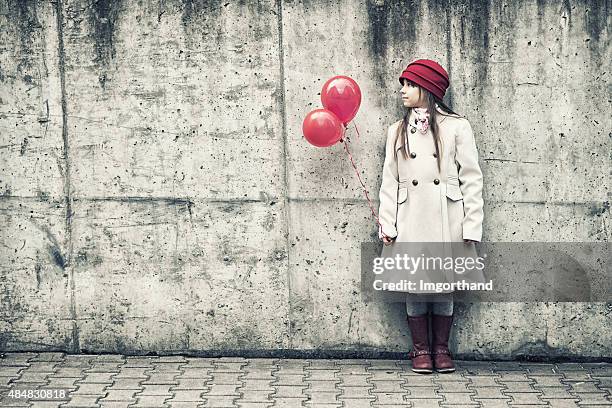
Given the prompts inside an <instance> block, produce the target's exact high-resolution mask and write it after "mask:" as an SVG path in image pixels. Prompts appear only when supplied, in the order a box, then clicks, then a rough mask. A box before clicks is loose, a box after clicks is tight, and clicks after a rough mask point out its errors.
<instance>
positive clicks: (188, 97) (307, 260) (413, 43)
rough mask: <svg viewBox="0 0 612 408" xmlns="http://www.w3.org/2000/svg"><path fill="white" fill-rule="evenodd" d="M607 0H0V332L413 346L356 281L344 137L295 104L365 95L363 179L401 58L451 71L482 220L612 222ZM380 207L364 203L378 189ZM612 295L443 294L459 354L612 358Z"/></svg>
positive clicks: (360, 229)
mask: <svg viewBox="0 0 612 408" xmlns="http://www.w3.org/2000/svg"><path fill="white" fill-rule="evenodd" d="M608 27H610V18H609V16H608V9H607V2H606V1H603V0H602V1H563V2H556V1H555V2H553V1H549V2H547V1H538V2H527V1H506V2H503V1H492V2H487V1H468V2H456V1H413V2H408V1H406V2H400V1H384V0H382V1H381V0H379V1H357V0H339V1H283V2H279V1H273V0H260V1H229V0H228V1H183V2H181V1H164V2H159V1H152V0H149V1H138V2H136V1H133V2H128V1H120V0H116V1H93V0H90V1H85V0H80V1H77V0H67V1H66V0H63V1H57V2H49V1H20V2H18V1H7V0H2V1H0V28H1V29H0V44H1V45H2V47H1V51H0V132H1V133H0V134H1V141H0V157H1V159H0V160H1V161H0V163H1V166H0V195H1V196H0V226H1V230H0V231H1V232H0V242H1V244H2V245H1V246H0V253H1V263H0V273H1V277H0V279H1V283H0V292H1V294H0V299H1V303H0V316H1V317H0V333H1V334H0V349H2V350H66V351H72V352H78V351H81V350H82V351H95V352H104V351H114V352H124V353H139V352H147V351H153V352H202V351H214V350H219V351H223V352H225V353H229V354H231V353H234V352H235V353H244V354H250V355H253V354H257V353H261V354H265V353H267V352H274V351H281V350H285V353H289V354H291V351H293V354H296V353H297V354H299V353H300V352H305V353H311V352H312V353H314V354H316V353H317V352H330V353H333V352H336V353H339V354H342V353H344V352H346V353H349V354H350V353H353V352H359V353H374V354H373V355H375V354H376V353H378V352H400V351H401V352H403V351H406V350H407V348H408V347H409V344H410V340H409V339H410V337H409V335H408V331H407V327H406V323H405V320H404V319H405V310H404V308H403V305H402V304H399V303H396V304H365V303H364V302H363V301H362V300H361V297H360V290H359V268H360V259H359V251H360V249H359V248H360V243H361V242H364V241H370V240H375V239H376V224H375V222H374V221H373V219H372V218H371V214H370V210H369V207H368V205H367V202H366V201H365V199H364V196H363V193H362V191H361V189H360V185H359V183H358V181H357V179H356V177H355V175H354V173H353V169H352V168H351V166H350V163H349V161H348V160H347V158H346V155H345V152H344V150H343V147H342V145H336V146H333V147H331V148H327V149H316V148H314V147H312V146H310V145H309V144H307V143H305V142H304V140H303V138H302V135H301V123H302V119H303V117H304V116H305V114H306V113H307V112H308V111H310V110H312V109H314V108H317V107H320V102H319V96H318V93H319V92H320V88H321V86H322V84H323V82H324V81H325V80H326V79H327V78H329V77H331V76H333V75H337V74H345V75H350V76H351V77H353V78H354V79H355V80H356V81H357V82H358V83H359V84H360V86H361V88H362V92H363V95H364V98H363V102H362V106H361V110H360V112H359V114H358V116H357V118H356V123H357V124H358V126H359V127H360V130H361V138H360V139H356V138H355V137H353V138H352V140H353V144H352V146H353V147H352V151H353V154H354V157H355V160H356V161H357V162H358V163H359V164H360V166H361V169H362V170H363V178H364V180H365V183H366V184H367V185H368V187H369V190H370V191H371V192H372V194H371V195H372V196H373V198H375V199H377V194H376V192H377V191H378V188H379V186H380V177H381V167H382V159H383V149H384V139H385V130H386V127H387V126H388V125H389V124H390V123H392V122H394V121H395V120H397V119H399V118H400V117H401V115H402V109H403V108H402V107H401V104H400V101H399V99H398V92H399V86H398V85H399V83H398V82H397V77H398V75H399V73H400V72H401V71H402V69H403V68H404V67H405V65H406V64H407V63H408V62H409V61H411V60H412V59H414V58H417V57H421V58H432V59H436V60H438V61H440V62H441V63H442V65H444V66H445V67H446V68H447V69H448V71H449V73H450V75H451V83H452V85H451V88H450V89H449V91H448V93H447V96H448V99H447V102H448V103H449V104H450V105H452V106H453V107H454V108H455V109H456V110H457V111H458V112H460V113H462V114H465V115H466V116H467V117H468V119H470V121H471V122H472V124H473V127H474V129H475V136H476V139H477V144H478V146H479V151H480V155H481V166H482V168H483V171H484V173H485V181H486V185H485V200H486V204H485V218H486V224H485V236H484V239H485V240H488V241H609V240H610V238H611V235H612V232H611V226H610V207H609V200H610V159H611V157H610V152H611V147H612V146H611V145H612V142H611V139H610V129H611V126H610V125H611V120H610V101H609V95H610V86H609V83H610V72H609V71H610V70H609V61H610V60H611V55H610V46H609V38H608V31H607V28H608ZM375 205H377V202H375ZM611 313H612V309H611V307H610V304H607V305H606V304H605V303H595V304H567V303H559V304H552V303H550V304H521V303H508V304H472V305H461V306H458V308H457V315H456V319H457V327H456V329H455V331H454V335H453V336H454V337H453V339H452V348H453V350H454V351H456V353H457V354H458V355H460V356H462V357H465V358H514V357H520V356H523V355H532V356H542V357H576V356H581V357H587V358H590V357H592V358H601V357H607V356H610V355H611V351H612V330H610V328H611V327H612V325H611Z"/></svg>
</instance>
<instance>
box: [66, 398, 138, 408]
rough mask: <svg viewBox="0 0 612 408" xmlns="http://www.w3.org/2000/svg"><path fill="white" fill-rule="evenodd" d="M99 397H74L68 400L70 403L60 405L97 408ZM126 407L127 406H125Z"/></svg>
mask: <svg viewBox="0 0 612 408" xmlns="http://www.w3.org/2000/svg"><path fill="white" fill-rule="evenodd" d="M99 398H100V397H99V396H95V395H75V396H74V397H72V398H70V401H68V402H66V403H62V404H61V405H60V406H61V407H80V408H83V407H98V406H99V405H98V404H97V403H96V402H97V400H98V399H99ZM126 406H127V404H126Z"/></svg>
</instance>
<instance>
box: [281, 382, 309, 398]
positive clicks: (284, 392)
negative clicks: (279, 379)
mask: <svg viewBox="0 0 612 408" xmlns="http://www.w3.org/2000/svg"><path fill="white" fill-rule="evenodd" d="M306 387H307V385H306V384H304V385H274V394H273V397H274V398H299V397H302V396H303V395H305V394H304V390H305V389H306Z"/></svg>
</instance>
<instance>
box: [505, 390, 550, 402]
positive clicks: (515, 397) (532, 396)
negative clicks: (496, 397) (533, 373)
mask: <svg viewBox="0 0 612 408" xmlns="http://www.w3.org/2000/svg"><path fill="white" fill-rule="evenodd" d="M504 394H505V395H507V396H509V397H512V402H513V403H514V404H545V402H544V401H542V400H541V399H540V396H541V395H542V394H541V393H539V392H537V393H536V392H520V393H519V392H505V393H504Z"/></svg>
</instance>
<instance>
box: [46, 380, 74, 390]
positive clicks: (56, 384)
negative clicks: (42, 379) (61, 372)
mask: <svg viewBox="0 0 612 408" xmlns="http://www.w3.org/2000/svg"><path fill="white" fill-rule="evenodd" d="M78 381H79V379H78V378H49V381H48V382H47V384H45V385H44V386H42V387H41V388H47V389H54V388H56V389H70V390H72V389H76V388H77V387H78V386H79V383H78Z"/></svg>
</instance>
